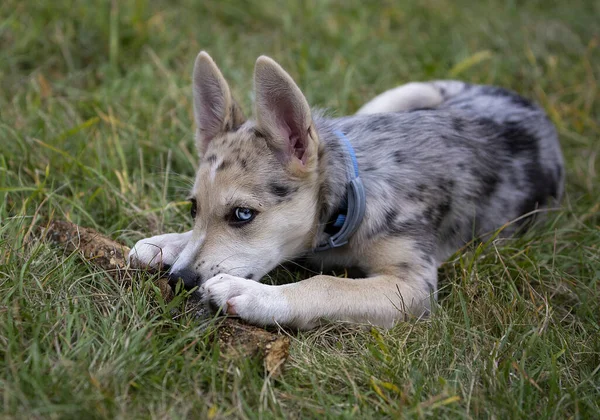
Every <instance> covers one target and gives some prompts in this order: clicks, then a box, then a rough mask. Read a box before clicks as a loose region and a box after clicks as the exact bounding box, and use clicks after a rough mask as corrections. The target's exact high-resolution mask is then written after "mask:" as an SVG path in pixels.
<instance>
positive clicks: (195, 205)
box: [190, 198, 198, 219]
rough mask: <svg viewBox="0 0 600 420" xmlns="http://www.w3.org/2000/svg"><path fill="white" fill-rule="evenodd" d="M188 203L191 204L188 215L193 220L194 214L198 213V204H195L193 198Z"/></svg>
mask: <svg viewBox="0 0 600 420" xmlns="http://www.w3.org/2000/svg"><path fill="white" fill-rule="evenodd" d="M190 201H191V203H192V207H191V208H190V215H191V216H192V219H195V218H196V213H197V211H198V203H196V199H195V198H191V199H190Z"/></svg>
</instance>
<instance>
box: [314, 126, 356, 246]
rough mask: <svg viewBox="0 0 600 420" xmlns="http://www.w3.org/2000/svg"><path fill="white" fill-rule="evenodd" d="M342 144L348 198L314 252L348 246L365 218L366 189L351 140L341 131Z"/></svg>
mask: <svg viewBox="0 0 600 420" xmlns="http://www.w3.org/2000/svg"><path fill="white" fill-rule="evenodd" d="M334 133H335V135H336V136H337V137H338V139H339V140H340V142H341V143H342V144H343V145H344V147H345V148H346V151H347V152H348V153H346V171H347V174H348V175H347V176H348V184H347V185H346V197H345V200H344V203H343V204H342V206H341V207H340V208H339V209H338V210H337V211H336V212H335V213H334V214H333V216H332V217H331V218H330V219H329V221H328V222H327V225H326V228H325V234H326V235H329V236H328V237H327V239H326V240H325V242H322V243H320V244H319V245H317V247H316V248H315V249H314V250H313V251H314V252H321V251H326V250H328V249H332V248H338V247H340V246H343V245H346V244H347V243H348V240H349V239H350V237H351V236H352V235H353V234H354V233H355V232H356V230H357V229H358V227H359V226H360V223H361V222H362V219H363V216H364V215H365V208H366V203H367V197H366V194H365V188H364V186H363V183H362V181H361V179H360V176H359V175H358V162H357V160H356V155H355V154H354V149H353V148H352V144H350V140H348V138H347V137H346V136H345V135H344V133H342V132H341V131H338V130H336V131H334Z"/></svg>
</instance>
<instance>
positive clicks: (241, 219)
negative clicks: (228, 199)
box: [231, 207, 256, 225]
mask: <svg viewBox="0 0 600 420" xmlns="http://www.w3.org/2000/svg"><path fill="white" fill-rule="evenodd" d="M232 216H233V217H232V218H231V223H232V224H233V225H242V224H245V223H248V222H251V221H252V219H254V216H256V212H255V211H254V210H252V209H249V208H246V207H236V208H235V209H234V211H233V215H232Z"/></svg>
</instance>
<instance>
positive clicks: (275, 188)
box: [269, 182, 292, 198]
mask: <svg viewBox="0 0 600 420" xmlns="http://www.w3.org/2000/svg"><path fill="white" fill-rule="evenodd" d="M269 191H270V192H271V194H273V195H276V196H277V197H280V198H285V197H287V196H288V195H290V193H291V192H292V188H290V187H288V186H287V185H283V184H278V183H275V182H273V183H271V184H270V185H269Z"/></svg>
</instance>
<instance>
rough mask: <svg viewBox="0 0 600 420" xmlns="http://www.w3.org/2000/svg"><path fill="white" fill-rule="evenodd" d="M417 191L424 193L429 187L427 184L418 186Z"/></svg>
mask: <svg viewBox="0 0 600 420" xmlns="http://www.w3.org/2000/svg"><path fill="white" fill-rule="evenodd" d="M416 189H417V191H418V192H420V193H424V192H425V191H427V185H426V184H417V187H416Z"/></svg>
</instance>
